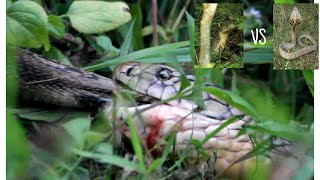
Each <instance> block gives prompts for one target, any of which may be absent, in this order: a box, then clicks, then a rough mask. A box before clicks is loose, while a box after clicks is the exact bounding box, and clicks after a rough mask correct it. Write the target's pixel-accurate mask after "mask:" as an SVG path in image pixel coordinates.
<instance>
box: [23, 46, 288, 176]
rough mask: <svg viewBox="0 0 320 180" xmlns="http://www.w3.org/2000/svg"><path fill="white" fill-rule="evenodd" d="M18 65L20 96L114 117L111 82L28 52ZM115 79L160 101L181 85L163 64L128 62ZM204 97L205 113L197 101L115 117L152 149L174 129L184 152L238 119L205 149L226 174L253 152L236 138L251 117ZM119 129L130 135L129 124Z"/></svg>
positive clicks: (126, 110) (237, 170)
mask: <svg viewBox="0 0 320 180" xmlns="http://www.w3.org/2000/svg"><path fill="white" fill-rule="evenodd" d="M18 65H19V72H20V79H21V90H22V92H23V93H22V96H24V97H25V98H28V99H32V100H34V101H42V102H46V103H51V104H56V105H63V106H70V107H79V106H83V105H85V106H88V105H89V106H93V105H97V106H101V105H102V104H104V105H105V106H106V110H105V111H106V112H107V113H108V114H111V113H110V106H109V103H110V102H111V95H112V93H113V92H115V91H118V90H119V88H120V86H119V85H117V84H116V83H115V82H114V81H113V80H111V79H108V78H105V77H103V76H99V75H97V74H94V73H89V72H85V71H82V70H80V69H78V68H74V67H70V66H64V65H61V64H58V63H55V62H52V61H47V60H45V59H44V58H42V57H40V56H38V55H36V54H34V53H30V52H28V51H24V50H20V51H19V58H18ZM114 79H115V80H116V81H117V82H119V83H120V84H126V85H127V86H129V87H130V88H131V89H133V90H135V91H137V92H139V94H137V98H138V99H139V98H140V97H141V96H149V97H152V98H155V99H158V101H159V100H166V99H168V98H170V97H173V96H175V95H176V94H177V92H178V91H179V89H180V86H181V78H180V73H179V72H178V71H177V70H175V69H173V68H171V67H168V66H165V65H150V64H140V63H134V62H132V63H131V62H129V63H125V64H122V65H119V66H117V67H116V68H115V69H114ZM187 79H188V80H189V81H190V82H191V84H193V83H194V80H195V79H194V76H192V75H187ZM208 86H215V85H214V84H209V85H208ZM202 97H203V100H204V103H205V106H206V110H202V111H199V112H195V113H192V111H193V110H195V109H196V108H197V105H196V104H195V103H194V102H192V101H190V100H186V99H178V100H172V101H169V102H168V103H166V104H161V105H158V106H155V107H152V108H150V109H148V110H146V111H143V112H141V114H140V115H141V116H134V115H135V113H136V112H137V111H138V110H140V109H143V108H146V107H149V106H150V104H143V105H140V106H138V107H119V108H118V109H117V119H118V122H119V121H121V120H122V119H125V118H126V117H129V116H132V117H135V118H134V123H135V125H136V127H137V130H138V133H139V135H140V136H141V138H142V142H143V143H145V144H146V145H147V147H148V148H150V149H151V148H153V147H154V146H155V145H156V144H158V145H159V144H160V148H158V151H160V152H161V150H163V148H164V146H165V144H166V141H165V137H166V136H168V135H170V134H171V133H172V132H173V131H177V134H176V143H175V145H176V148H177V149H178V150H182V149H185V148H187V144H188V142H189V141H190V139H196V140H199V141H201V140H203V139H204V138H205V137H206V136H208V135H209V134H210V133H212V132H213V131H214V130H216V129H217V128H219V126H220V125H221V124H223V123H224V122H226V121H227V120H228V119H230V118H232V117H234V116H239V118H238V119H237V120H235V121H234V122H233V123H231V124H229V125H228V126H226V127H225V128H223V129H222V130H221V131H219V132H218V133H217V134H216V135H215V136H214V137H212V138H210V139H209V140H208V141H207V142H205V143H204V144H203V146H202V148H203V149H204V150H206V151H208V153H209V154H211V155H212V156H215V157H216V162H215V165H214V168H215V170H216V171H217V172H218V173H219V172H223V171H225V170H226V169H227V168H229V166H230V165H232V164H233V163H234V162H236V161H237V160H239V159H241V157H243V156H244V155H246V154H247V153H248V152H250V151H251V150H252V148H253V144H252V142H251V140H250V137H249V136H248V135H246V134H245V135H240V136H237V135H238V133H239V131H240V130H241V128H242V127H243V126H244V125H246V124H248V123H250V117H249V116H246V115H245V114H243V113H242V112H241V111H239V110H238V109H236V108H234V107H232V106H230V105H228V104H227V103H226V102H224V101H223V100H221V99H219V98H217V97H216V96H214V95H212V94H209V93H207V92H203V93H202ZM120 130H121V131H122V132H123V133H124V134H126V135H128V136H130V133H129V132H128V127H126V125H123V126H122V127H121V128H120ZM280 144H281V151H284V152H288V151H289V149H288V148H289V146H288V147H287V146H286V145H289V143H287V142H286V141H281V143H280ZM252 161H254V162H255V160H254V158H251V159H247V160H245V161H241V162H239V163H236V164H235V165H234V166H232V168H231V169H229V170H228V176H231V177H232V176H233V177H235V176H239V174H241V173H243V172H244V171H245V170H246V169H248V168H247V167H248V166H251V165H252V164H254V163H252Z"/></svg>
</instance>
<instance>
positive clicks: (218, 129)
mask: <svg viewBox="0 0 320 180" xmlns="http://www.w3.org/2000/svg"><path fill="white" fill-rule="evenodd" d="M239 117H240V116H234V117H232V118H230V119H228V120H227V121H226V122H224V123H223V124H221V125H220V126H219V127H218V128H217V129H215V130H214V131H212V132H211V133H210V134H208V136H206V137H205V138H204V139H203V140H202V141H201V143H199V147H197V148H200V147H201V146H202V145H204V144H205V143H206V142H208V141H209V140H210V139H211V138H212V137H214V136H215V135H216V134H217V133H219V132H220V131H221V130H222V129H224V128H225V127H227V126H228V125H229V124H231V123H233V122H234V121H236V120H238V118H239Z"/></svg>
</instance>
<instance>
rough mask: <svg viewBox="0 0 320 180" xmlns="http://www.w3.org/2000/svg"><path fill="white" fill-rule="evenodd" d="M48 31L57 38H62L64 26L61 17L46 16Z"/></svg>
mask: <svg viewBox="0 0 320 180" xmlns="http://www.w3.org/2000/svg"><path fill="white" fill-rule="evenodd" d="M48 31H49V34H50V35H52V36H53V37H55V38H57V39H61V38H63V35H64V33H65V27H64V24H63V22H62V19H61V18H60V17H58V16H54V15H50V16H49V17H48Z"/></svg>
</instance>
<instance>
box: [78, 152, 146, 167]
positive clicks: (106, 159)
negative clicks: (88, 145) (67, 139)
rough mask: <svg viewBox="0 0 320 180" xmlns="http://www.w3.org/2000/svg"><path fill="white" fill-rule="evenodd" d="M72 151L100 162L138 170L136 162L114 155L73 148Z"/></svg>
mask: <svg viewBox="0 0 320 180" xmlns="http://www.w3.org/2000/svg"><path fill="white" fill-rule="evenodd" d="M74 152H75V153H76V154H78V155H80V156H82V157H86V158H91V159H96V160H97V161H100V162H102V163H108V164H113V165H116V166H119V167H123V168H129V169H133V170H137V171H140V169H139V166H138V165H137V164H134V163H133V162H131V161H129V160H127V159H125V158H122V157H119V156H116V155H108V154H100V153H92V152H87V151H80V150H74Z"/></svg>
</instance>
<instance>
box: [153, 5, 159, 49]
mask: <svg viewBox="0 0 320 180" xmlns="http://www.w3.org/2000/svg"><path fill="white" fill-rule="evenodd" d="M157 9H158V6H157V0H152V17H153V22H152V26H153V31H152V34H153V45H154V46H158V44H159V41H158V31H157V24H158V18H157Z"/></svg>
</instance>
